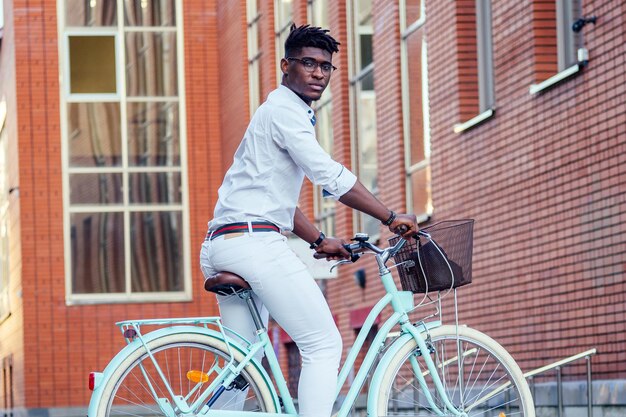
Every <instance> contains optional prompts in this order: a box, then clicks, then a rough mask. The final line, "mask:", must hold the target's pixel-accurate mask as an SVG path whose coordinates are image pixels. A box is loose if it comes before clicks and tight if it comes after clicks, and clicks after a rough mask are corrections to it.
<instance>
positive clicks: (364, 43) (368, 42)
mask: <svg viewBox="0 0 626 417" xmlns="http://www.w3.org/2000/svg"><path fill="white" fill-rule="evenodd" d="M360 42H361V57H360V58H361V68H360V69H363V68H365V67H367V66H368V65H369V64H371V63H372V61H373V59H374V56H373V52H372V35H371V34H362V35H360Z"/></svg>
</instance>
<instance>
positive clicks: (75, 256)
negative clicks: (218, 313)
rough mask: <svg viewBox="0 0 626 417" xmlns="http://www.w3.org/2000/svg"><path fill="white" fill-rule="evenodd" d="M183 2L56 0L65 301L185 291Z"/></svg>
mask: <svg viewBox="0 0 626 417" xmlns="http://www.w3.org/2000/svg"><path fill="white" fill-rule="evenodd" d="M181 4H182V3H181V2H180V1H175V0H152V1H148V0H117V1H107V2H85V1H82V0H66V1H65V2H64V3H63V10H62V12H61V13H60V15H61V16H63V17H64V25H63V32H62V40H63V45H64V48H61V55H62V56H61V63H62V65H63V67H64V68H63V70H64V72H63V74H64V79H63V81H62V89H63V91H64V94H63V98H62V108H61V116H62V121H63V142H64V145H63V161H64V190H65V192H64V198H65V200H64V201H65V208H66V210H65V225H66V227H65V239H66V242H67V243H68V244H67V245H66V247H67V252H66V265H67V268H66V274H67V294H66V295H67V302H68V303H80V302H128V301H150V300H153V301H176V300H188V299H189V298H190V296H191V288H190V277H189V260H188V257H189V256H188V255H189V254H188V252H189V249H188V248H187V245H188V243H187V242H188V240H189V239H188V235H189V233H188V226H187V223H188V221H187V212H186V209H185V201H186V189H185V186H186V178H185V175H186V170H185V166H184V165H185V161H184V155H185V141H184V136H183V133H182V132H184V129H183V126H182V125H181V124H182V123H184V120H185V119H184V116H183V111H184V109H183V107H184V99H183V97H182V96H181V93H182V92H181V91H180V87H179V86H182V85H183V82H182V70H181V68H182V63H183V60H182V48H181V46H182V39H181V36H182V31H181V27H180V19H181V17H182V16H181V13H180V7H181ZM118 19H122V20H123V21H122V22H119V21H118ZM94 50H96V51H98V53H94V52H93V51H94Z"/></svg>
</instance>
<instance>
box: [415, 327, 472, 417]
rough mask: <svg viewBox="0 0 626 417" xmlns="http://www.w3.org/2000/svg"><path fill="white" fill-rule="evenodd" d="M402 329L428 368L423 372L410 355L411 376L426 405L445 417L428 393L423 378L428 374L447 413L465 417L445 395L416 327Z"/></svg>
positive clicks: (428, 349) (435, 367)
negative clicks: (415, 344) (416, 383)
mask: <svg viewBox="0 0 626 417" xmlns="http://www.w3.org/2000/svg"><path fill="white" fill-rule="evenodd" d="M403 329H404V330H405V331H408V332H409V333H410V334H411V335H412V336H413V339H414V340H415V342H416V343H417V346H418V348H419V351H420V352H421V356H422V357H423V358H424V362H426V367H427V368H428V371H427V372H424V371H423V370H422V369H421V368H420V365H419V363H418V362H417V358H416V356H415V355H414V354H412V355H411V357H410V358H409V361H410V362H411V367H412V368H413V374H414V375H415V379H417V382H418V383H419V385H420V387H421V389H422V391H423V392H424V396H425V397H426V401H428V404H429V405H430V406H431V407H432V409H433V410H434V411H435V413H437V414H438V415H440V416H443V415H445V412H444V411H443V410H441V409H440V408H439V407H438V406H437V405H436V404H435V400H434V398H433V397H432V395H431V393H430V390H429V389H428V384H427V382H426V379H425V378H424V376H425V375H427V374H430V376H431V379H432V381H433V383H434V384H435V388H436V390H437V393H439V395H440V396H441V400H442V401H443V404H444V405H445V408H446V409H447V410H448V411H450V412H451V413H452V414H454V415H455V416H459V417H463V416H465V415H466V413H465V412H463V411H459V410H458V409H457V408H456V407H455V406H454V405H453V404H452V402H451V401H450V398H448V394H447V392H446V390H445V388H444V386H443V382H442V381H441V378H440V377H439V373H438V372H437V365H435V362H434V361H433V359H432V358H431V355H430V352H431V351H430V348H429V347H428V345H427V344H426V341H425V340H424V338H423V337H422V336H421V334H420V333H419V331H418V328H416V327H414V326H412V325H408V326H403ZM441 366H445V365H444V364H442V365H441Z"/></svg>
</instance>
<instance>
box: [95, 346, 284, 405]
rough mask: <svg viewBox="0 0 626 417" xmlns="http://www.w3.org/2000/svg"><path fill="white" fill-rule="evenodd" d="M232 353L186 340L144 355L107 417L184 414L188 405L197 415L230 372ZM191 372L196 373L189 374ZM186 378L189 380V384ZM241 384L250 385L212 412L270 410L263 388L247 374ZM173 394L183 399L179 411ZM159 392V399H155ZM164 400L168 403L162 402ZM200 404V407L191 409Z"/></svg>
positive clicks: (112, 396)
mask: <svg viewBox="0 0 626 417" xmlns="http://www.w3.org/2000/svg"><path fill="white" fill-rule="evenodd" d="M196 337H200V338H202V336H196ZM228 355H229V354H228V353H226V352H222V351H220V350H217V349H214V348H211V347H210V346H205V345H202V344H198V343H185V342H183V343H177V344H173V345H167V344H166V345H164V346H163V347H162V348H157V349H154V350H152V351H151V355H150V356H149V355H148V354H145V353H144V355H143V356H142V357H140V358H139V359H137V360H136V361H135V362H134V363H132V364H131V365H129V368H128V369H127V371H126V372H125V373H124V374H123V375H122V376H121V377H119V380H118V381H119V382H117V384H116V386H115V387H114V388H113V392H112V393H111V394H109V398H110V400H108V401H107V404H108V405H107V411H106V414H103V416H108V417H113V416H142V417H146V416H154V417H157V416H169V415H175V416H179V415H182V414H183V413H182V410H185V409H184V407H183V405H185V403H186V406H187V407H189V408H190V410H189V413H190V415H195V414H197V413H198V412H199V410H200V408H201V407H203V406H204V405H205V401H198V400H199V399H200V398H201V397H202V396H203V395H207V401H208V399H209V397H208V393H207V392H206V388H207V387H209V386H210V385H211V382H212V381H215V378H218V377H219V375H220V373H223V372H226V368H225V366H224V365H223V364H226V363H229V362H231V360H230V357H229V356H228ZM153 361H156V363H157V364H159V365H160V366H162V367H163V371H164V373H163V377H161V376H160V374H159V373H158V371H157V366H156V365H155V363H154V362H153ZM174 362H177V364H175V363H174ZM190 371H194V373H192V374H189V375H188V372H190ZM184 380H187V382H186V383H184ZM242 380H243V381H245V382H243V381H242ZM259 380H260V379H259ZM238 383H243V384H245V385H247V388H246V389H245V390H240V389H238V388H235V387H234V386H233V387H232V388H231V390H229V391H225V392H224V393H223V395H222V396H221V398H220V399H218V400H217V402H216V403H215V404H214V405H213V406H212V408H213V409H228V410H233V411H237V410H244V408H245V410H246V411H264V410H266V408H265V407H266V405H267V404H268V403H267V402H266V400H265V399H262V398H260V397H259V391H258V385H257V383H256V382H255V381H254V380H252V379H250V376H249V374H248V371H247V370H245V369H244V370H243V371H242V372H241V374H240V376H239V377H238ZM170 390H175V391H170ZM170 392H174V393H175V394H176V395H177V396H180V397H181V398H182V401H183V405H181V409H180V410H179V409H178V407H177V406H176V403H175V402H174V399H173V398H171V394H170ZM155 393H156V395H158V396H160V397H156V398H155ZM164 400H167V401H165V402H163V403H161V401H164ZM177 401H178V400H177ZM196 403H198V404H197V405H196V406H195V407H193V408H192V405H194V404H196ZM270 404H271V403H270ZM272 406H273V405H272ZM162 407H167V408H168V409H169V410H164V409H162ZM272 410H273V409H272ZM185 411H187V410H185ZM172 412H173V414H172ZM185 415H186V414H185Z"/></svg>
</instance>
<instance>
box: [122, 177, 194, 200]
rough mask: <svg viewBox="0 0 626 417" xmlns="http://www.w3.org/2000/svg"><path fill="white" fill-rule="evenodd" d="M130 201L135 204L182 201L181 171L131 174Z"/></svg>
mask: <svg viewBox="0 0 626 417" xmlns="http://www.w3.org/2000/svg"><path fill="white" fill-rule="evenodd" d="M129 188H130V202H131V203H135V204H150V203H156V204H179V203H181V201H182V195H181V184H180V172H139V173H131V174H129Z"/></svg>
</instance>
